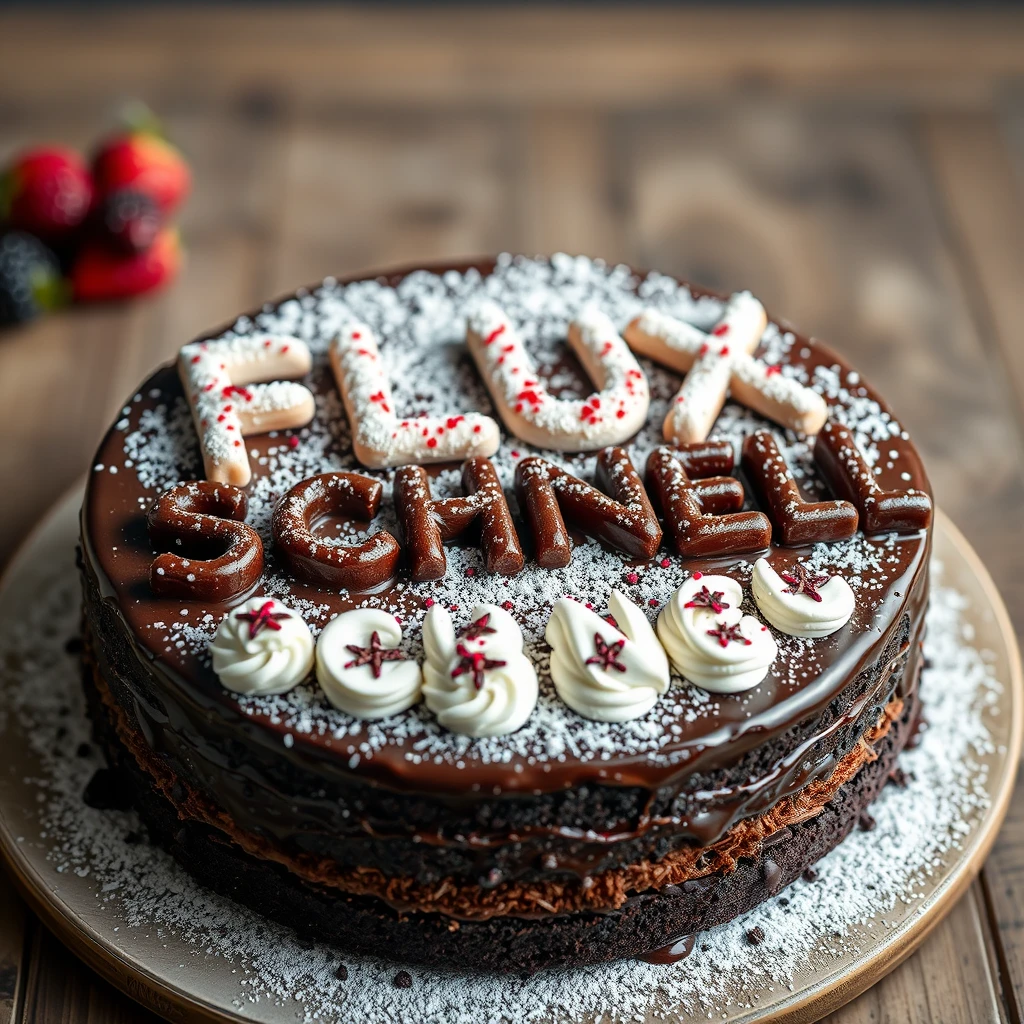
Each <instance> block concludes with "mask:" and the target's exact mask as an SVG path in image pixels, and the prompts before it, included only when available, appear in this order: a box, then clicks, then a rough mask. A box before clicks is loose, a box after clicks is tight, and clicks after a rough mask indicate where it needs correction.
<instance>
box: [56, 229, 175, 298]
mask: <svg viewBox="0 0 1024 1024" xmlns="http://www.w3.org/2000/svg"><path fill="white" fill-rule="evenodd" d="M181 262H182V250H181V243H180V240H179V238H178V232H177V231H175V230H174V229H172V228H164V230H162V231H161V232H160V233H159V234H158V235H157V236H156V240H155V241H154V242H153V245H152V246H151V247H150V248H149V249H147V250H146V251H145V252H142V253H138V254H136V255H132V256H125V255H122V254H120V253H116V252H113V251H111V249H110V248H108V247H107V246H105V245H104V244H103V243H102V242H89V243H87V244H86V245H85V246H83V247H82V249H81V251H80V252H79V254H78V257H77V259H76V260H75V262H74V265H73V266H72V268H71V287H72V290H73V292H74V297H75V299H76V300H77V301H79V302H105V301H109V300H110V299H123V298H127V297H128V296H130V295H141V294H142V293H143V292H148V291H151V290H152V289H154V288H159V287H161V286H162V285H165V284H167V283H168V282H170V281H171V280H172V279H173V278H174V276H175V275H176V274H177V273H178V270H179V269H180V268H181Z"/></svg>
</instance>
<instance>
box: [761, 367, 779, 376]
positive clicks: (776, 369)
mask: <svg viewBox="0 0 1024 1024" xmlns="http://www.w3.org/2000/svg"><path fill="white" fill-rule="evenodd" d="M777 373H782V367H781V366H774V365H773V366H769V367H768V368H767V369H766V370H765V371H764V375H765V376H766V377H773V376H774V375H775V374H777Z"/></svg>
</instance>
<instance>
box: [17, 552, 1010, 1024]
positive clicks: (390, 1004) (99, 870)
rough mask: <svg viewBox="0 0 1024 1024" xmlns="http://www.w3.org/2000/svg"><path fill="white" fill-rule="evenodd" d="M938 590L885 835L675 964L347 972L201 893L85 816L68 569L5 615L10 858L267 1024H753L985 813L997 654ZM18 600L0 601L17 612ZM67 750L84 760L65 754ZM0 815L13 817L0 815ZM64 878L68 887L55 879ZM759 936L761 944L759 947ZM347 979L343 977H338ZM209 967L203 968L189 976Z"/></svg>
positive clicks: (868, 937)
mask: <svg viewBox="0 0 1024 1024" xmlns="http://www.w3.org/2000/svg"><path fill="white" fill-rule="evenodd" d="M933 572H934V573H935V577H936V581H937V585H936V586H935V587H934V588H933V590H932V604H931V610H930V611H929V613H928V640H927V652H928V654H929V657H930V659H931V665H930V667H929V668H927V669H926V671H925V673H924V677H923V679H922V684H921V688H922V695H923V698H924V701H925V706H926V709H927V718H928V722H929V728H928V729H927V731H926V732H925V733H924V734H923V737H922V741H921V743H920V745H919V746H918V747H917V748H916V749H914V750H912V751H908V752H906V753H905V754H904V755H903V756H902V758H901V761H900V764H901V767H902V768H903V769H904V771H905V772H906V773H908V781H907V785H906V786H905V787H904V788H897V787H896V786H893V785H890V786H888V787H886V790H885V791H884V793H883V795H882V796H881V797H880V799H879V800H878V801H877V802H876V803H875V804H874V805H873V806H872V809H871V813H872V815H873V816H874V818H875V820H876V822H877V827H875V828H874V829H873V830H872V831H870V832H856V833H854V834H853V835H851V836H850V837H849V838H848V839H847V840H846V841H845V842H844V843H843V844H842V845H841V846H840V847H839V848H837V849H836V850H835V851H834V852H833V853H831V854H830V855H829V856H828V857H826V858H825V859H824V860H823V861H821V862H820V863H819V864H818V865H817V870H818V878H817V880H815V881H813V882H807V881H799V882H797V883H796V884H795V885H793V886H791V887H790V888H789V889H787V890H785V891H784V892H783V893H781V894H780V895H779V896H777V897H775V898H773V899H772V900H769V901H768V902H767V903H765V904H763V905H761V906H760V907H758V908H756V909H755V910H754V911H752V912H751V913H749V914H747V915H746V916H745V917H744V918H742V919H740V920H737V921H735V922H732V923H731V924H728V925H725V926H723V927H720V928H716V929H714V930H712V931H710V932H708V933H705V934H703V935H701V936H699V937H698V939H697V942H696V946H695V949H694V951H693V952H692V953H691V955H690V956H689V957H688V958H687V959H685V960H683V961H681V962H680V963H678V964H676V965H673V966H668V967H666V966H652V965H648V964H645V963H639V962H626V963H617V964H610V965H603V966H598V967H591V968H585V969H581V970H576V971H572V972H557V973H556V972H551V973H542V974H539V975H536V976H534V977H532V978H529V979H525V980H524V979H520V978H518V977H511V978H503V977H493V976H480V975H473V974H468V973H467V974H460V973H456V972H452V973H448V974H443V973H438V972H434V971H425V970H421V969H417V968H412V967H410V968H406V970H407V971H408V974H409V976H410V978H411V982H412V984H411V986H410V987H408V988H402V987H397V986H396V985H395V982H394V979H395V975H396V973H397V972H398V970H399V969H400V965H396V964H393V963H387V962H384V961H378V960H372V959H365V958H357V957H349V956H346V955H344V954H342V953H339V952H338V951H336V950H332V949H330V948H329V947H326V946H311V945H310V944H308V943H303V942H300V941H298V940H297V939H296V938H295V936H294V935H293V934H292V933H291V932H289V931H287V930H284V929H282V928H279V927H277V926H276V925H273V924H270V923H268V922H266V921H264V920H261V919H260V918H258V917H257V916H255V915H253V914H252V913H250V912H248V911H246V910H243V909H240V908H239V907H237V906H235V905H233V904H232V903H230V902H229V901H227V900H224V899H222V898H220V897H217V896H215V895H213V894H211V893H209V892H207V891H206V890H204V889H202V888H201V887H200V886H199V885H198V884H197V883H195V882H194V881H193V880H192V879H191V878H190V877H189V876H188V875H187V874H186V873H185V872H184V871H183V870H182V869H181V868H179V867H178V866H177V865H176V863H175V862H174V861H173V860H172V859H171V858H170V857H169V856H167V855H165V854H164V853H162V852H161V851H159V850H156V849H153V848H152V847H150V846H149V845H147V844H146V843H145V842H144V841H142V842H140V841H139V840H140V838H142V836H141V833H140V826H139V823H138V821H137V819H136V817H135V816H134V814H131V813H122V812H111V811H105V812H101V811H96V810H92V809H90V808H88V807H86V806H85V805H84V804H83V803H82V801H81V793H82V789H83V785H84V783H85V781H86V780H87V779H88V778H89V776H90V774H91V773H92V771H93V770H94V769H95V768H97V767H99V766H100V761H99V759H98V757H97V756H96V755H95V754H94V753H93V752H92V751H91V750H89V749H86V748H85V747H81V748H80V745H81V744H86V743H87V742H88V723H87V722H86V720H85V717H84V713H83V706H82V705H83V702H82V697H81V693H80V690H79V682H78V659H77V655H76V653H75V651H74V650H73V649H72V650H70V651H69V650H67V649H66V646H65V645H66V642H67V641H68V640H69V638H72V637H74V635H75V633H76V629H77V622H78V602H79V597H78V585H77V580H76V577H75V573H74V570H73V567H72V566H71V563H70V558H68V559H67V560H66V561H63V562H61V563H60V564H58V565H54V566H52V567H46V569H45V571H44V570H43V569H42V568H40V570H39V576H40V578H41V582H40V583H39V585H38V587H37V589H36V593H35V595H34V597H33V598H32V600H31V601H28V600H25V599H21V600H20V603H19V604H18V608H19V614H18V615H17V616H16V617H13V616H4V617H0V695H2V701H0V737H6V741H7V742H9V743H10V744H11V745H12V747H15V748H19V747H20V746H22V745H24V746H25V747H26V748H27V750H26V757H25V763H26V764H28V763H31V765H32V767H31V769H26V770H29V771H30V773H31V774H30V775H27V776H25V777H22V778H20V779H17V780H12V779H10V778H9V777H8V778H5V779H4V781H3V784H2V786H0V794H2V793H8V794H9V793H10V792H11V791H12V790H11V787H12V786H15V787H16V788H17V789H18V792H19V794H21V798H20V799H19V807H24V806H26V805H27V806H29V807H30V808H31V812H30V814H29V815H28V817H27V818H25V820H24V821H25V822H27V824H25V823H24V822H23V824H22V831H23V832H24V833H25V834H24V835H16V836H15V837H14V838H15V842H16V845H18V844H19V842H21V843H25V844H26V846H25V848H27V847H28V846H32V848H33V850H34V851H35V852H34V854H33V856H38V857H39V859H40V860H44V861H45V864H44V874H46V875H47V876H48V884H49V885H51V887H52V888H53V889H54V891H55V892H56V894H57V898H58V899H60V898H62V893H63V892H64V891H65V890H68V889H71V888H74V889H75V890H76V892H79V893H81V892H84V893H85V894H86V895H85V911H84V912H87V913H88V916H89V918H90V920H91V921H92V922H93V924H94V925H95V926H96V927H97V928H98V929H99V930H100V931H101V932H102V933H103V934H104V935H106V936H107V937H108V939H109V941H111V942H112V943H113V945H114V946H116V947H118V948H119V949H122V950H123V951H124V953H125V955H126V956H127V957H128V958H129V959H133V957H134V955H135V950H137V949H138V948H139V947H140V945H141V944H142V941H143V939H145V942H146V945H147V947H148V948H150V949H152V948H154V944H155V948H156V949H157V950H158V953H159V955H155V954H154V955H152V959H151V961H149V962H147V964H146V966H147V967H148V968H149V969H150V970H155V972H156V974H157V975H158V976H162V977H171V978H174V979H176V980H177V981H179V982H182V981H183V983H184V984H185V985H186V986H193V987H194V988H195V989H197V990H199V989H203V990H204V992H205V986H207V985H211V984H212V982H211V981H210V979H211V978H216V979H218V980H217V985H216V997H217V999H222V1000H223V1004H222V1005H223V1006H224V1007H225V1008H229V1009H230V1008H234V1010H235V1012H236V1013H238V1014H239V1015H240V1017H241V1018H242V1019H245V1020H253V1021H261V1022H270V1021H275V1022H276V1021H280V1022H285V1021H288V1022H296V1021H344V1022H345V1024H375V1022H379V1021H384V1020H402V1021H406V1020H409V1021H417V1022H422V1024H512V1022H515V1024H540V1022H542V1021H543V1022H556V1024H568V1022H577V1021H584V1020H586V1021H592V1020H593V1021H602V1022H608V1024H611V1022H618V1021H622V1022H633V1021H636V1022H639V1021H644V1020H650V1019H663V1018H668V1019H672V1018H673V1017H677V1016H681V1015H689V1016H691V1017H696V1018H698V1019H719V1020H720V1019H723V1018H727V1019H731V1020H735V1019H746V1010H745V1008H750V1010H751V1012H753V1011H756V1009H757V1008H759V1007H762V1008H763V1007H765V1006H768V1005H770V1004H772V1003H775V1002H776V1001H777V1000H778V999H779V996H780V994H782V993H787V992H788V991H789V986H791V985H792V984H793V979H794V977H796V976H797V975H802V976H806V972H807V970H808V969H809V968H812V969H813V970H815V971H818V972H820V973H821V974H822V975H824V974H826V973H827V972H828V971H829V970H831V969H834V968H835V967H836V966H837V965H843V964H846V963H849V961H850V960H851V959H852V958H854V957H856V956H857V955H860V954H863V953H866V952H868V951H869V950H870V949H873V948H875V947H876V946H877V945H878V944H879V942H880V941H881V940H882V937H883V936H884V934H885V933H886V932H887V931H889V930H891V929H894V928H897V927H900V926H901V925H902V924H904V923H905V922H906V921H907V920H908V918H909V917H911V916H912V915H913V913H914V910H915V906H916V905H917V903H918V901H919V900H920V899H921V894H922V889H923V887H925V886H926V885H927V884H928V881H929V879H931V878H934V877H935V876H937V875H942V874H943V873H944V872H947V871H948V869H949V865H950V863H951V862H952V861H954V860H955V859H956V857H957V851H958V850H960V849H961V848H962V847H963V846H964V844H966V843H967V842H969V840H970V838H971V836H972V833H973V830H974V829H975V828H976V827H977V823H978V821H979V819H980V817H981V816H982V815H983V813H984V811H985V809H986V807H987V806H988V802H989V797H988V793H987V788H986V782H987V768H986V758H987V757H988V756H989V755H991V754H992V753H993V750H994V741H993V739H992V737H991V735H990V732H989V730H988V728H986V721H987V720H988V721H990V720H991V719H990V718H989V716H990V715H991V714H992V712H993V709H994V707H995V705H996V704H997V703H998V700H999V694H1000V689H1001V687H1000V683H999V681H998V680H997V679H996V677H995V674H994V672H993V668H992V659H991V656H990V655H989V654H987V653H986V652H984V651H979V650H978V649H976V647H975V646H974V642H973V641H974V635H973V630H972V626H971V623H970V613H969V611H968V609H967V606H966V599H965V598H964V597H962V596H961V595H960V594H959V593H957V592H956V591H955V590H953V589H950V588H949V587H946V586H943V585H941V576H942V573H941V567H940V566H938V565H934V566H933ZM12 600H13V598H12V596H11V595H10V594H8V595H6V596H5V598H4V601H5V602H6V603H7V604H8V605H10V604H11V602H12ZM76 751H77V753H76ZM0 814H3V816H4V819H5V820H6V821H9V818H8V812H7V809H6V808H5V806H4V804H3V803H2V802H0ZM62 878H71V879H72V882H71V883H68V882H62V881H61V879H62ZM754 928H759V929H760V930H761V932H763V935H764V939H763V941H762V942H760V944H759V945H753V944H751V942H750V941H749V940H748V938H747V933H748V932H749V931H751V930H753V929H754ZM342 964H344V966H345V968H346V971H347V977H346V980H344V981H342V980H340V979H339V977H338V974H339V973H345V972H340V971H339V966H340V965H342ZM200 965H202V970H198V969H197V968H198V967H199V966H200Z"/></svg>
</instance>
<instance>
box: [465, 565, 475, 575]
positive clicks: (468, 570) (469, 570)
mask: <svg viewBox="0 0 1024 1024" xmlns="http://www.w3.org/2000/svg"><path fill="white" fill-rule="evenodd" d="M466 575H467V576H475V575H476V569H474V568H473V567H472V566H470V567H469V568H468V569H467V570H466Z"/></svg>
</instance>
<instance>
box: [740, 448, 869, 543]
mask: <svg viewBox="0 0 1024 1024" xmlns="http://www.w3.org/2000/svg"><path fill="white" fill-rule="evenodd" d="M743 469H744V471H745V472H746V474H747V476H748V477H749V478H750V482H751V483H752V484H753V485H754V489H755V490H756V491H757V493H758V496H759V497H760V498H761V500H762V501H763V502H764V504H765V505H766V506H767V507H768V518H769V519H771V521H772V528H773V529H774V531H775V537H776V539H777V540H780V541H781V542H782V543H783V544H787V545H799V544H813V543H815V542H817V541H837V540H845V539H846V538H847V537H852V536H853V535H854V534H855V533H856V532H857V523H858V520H859V516H858V514H857V510H856V509H855V508H854V507H853V505H851V504H850V503H849V502H848V501H840V500H834V501H804V499H803V498H802V497H801V495H800V488H799V487H798V486H797V483H796V480H795V479H794V478H793V474H792V473H791V472H790V470H789V467H788V466H787V465H786V460H785V459H784V458H783V456H782V452H780V451H779V446H778V444H776V442H775V438H774V437H773V436H772V435H771V434H770V433H768V431H767V430H759V431H758V432H757V433H756V434H751V435H750V436H749V437H747V439H746V440H745V441H744V442H743Z"/></svg>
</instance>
